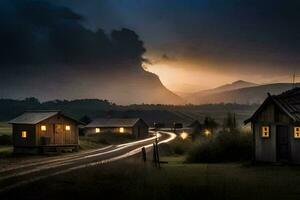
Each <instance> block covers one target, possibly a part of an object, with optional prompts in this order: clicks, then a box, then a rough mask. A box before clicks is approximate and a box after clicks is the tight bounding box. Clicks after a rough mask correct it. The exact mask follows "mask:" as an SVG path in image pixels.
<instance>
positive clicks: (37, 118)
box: [8, 111, 83, 125]
mask: <svg viewBox="0 0 300 200" xmlns="http://www.w3.org/2000/svg"><path fill="white" fill-rule="evenodd" d="M57 114H60V115H62V116H64V117H66V118H69V119H70V120H72V121H75V122H76V123H79V124H83V123H82V122H80V121H77V120H75V119H73V118H71V117H69V116H66V115H64V114H62V113H61V112H60V111H27V112H25V113H23V114H22V115H20V116H18V117H16V118H15V119H12V120H11V121H9V122H8V123H10V124H32V125H34V124H38V123H40V122H42V121H44V120H46V119H49V118H50V117H53V116H55V115H57Z"/></svg>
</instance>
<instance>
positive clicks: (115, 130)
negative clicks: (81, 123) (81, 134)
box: [85, 127, 132, 135]
mask: <svg viewBox="0 0 300 200" xmlns="http://www.w3.org/2000/svg"><path fill="white" fill-rule="evenodd" d="M120 128H121V127H102V128H100V133H96V128H85V133H86V134H88V135H91V134H101V133H108V132H111V133H120ZM124 133H125V134H132V128H124ZM120 134H122V133H120Z"/></svg>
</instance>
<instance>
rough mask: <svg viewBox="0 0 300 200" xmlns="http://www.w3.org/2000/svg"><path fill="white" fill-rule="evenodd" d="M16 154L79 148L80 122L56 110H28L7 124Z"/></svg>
mask: <svg viewBox="0 0 300 200" xmlns="http://www.w3.org/2000/svg"><path fill="white" fill-rule="evenodd" d="M9 123H10V124H12V128H13V135H12V137H13V146H14V152H15V153H47V152H50V151H55V152H60V151H64V150H68V151H70V150H72V151H73V150H77V149H78V125H79V124H82V123H81V122H79V121H77V120H75V119H73V118H71V117H69V116H66V115H64V114H62V113H61V112H59V111H30V112H25V113H24V114H22V115H20V116H18V117H17V118H15V119H13V120H11V121H10V122H9Z"/></svg>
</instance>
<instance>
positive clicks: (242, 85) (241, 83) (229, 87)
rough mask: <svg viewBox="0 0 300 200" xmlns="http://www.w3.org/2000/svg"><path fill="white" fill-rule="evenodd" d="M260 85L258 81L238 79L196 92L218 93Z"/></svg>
mask: <svg viewBox="0 0 300 200" xmlns="http://www.w3.org/2000/svg"><path fill="white" fill-rule="evenodd" d="M254 86H258V84H256V83H251V82H247V81H243V80H238V81H235V82H233V83H230V84H225V85H222V86H219V87H216V88H213V89H209V90H202V91H200V92H197V93H196V94H213V93H218V92H225V91H230V90H237V89H241V88H247V87H254ZM193 95H195V94H193Z"/></svg>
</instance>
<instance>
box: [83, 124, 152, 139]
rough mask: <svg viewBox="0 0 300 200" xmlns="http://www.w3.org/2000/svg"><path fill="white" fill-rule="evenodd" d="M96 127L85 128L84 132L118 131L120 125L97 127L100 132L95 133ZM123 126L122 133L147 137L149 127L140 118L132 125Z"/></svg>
mask: <svg viewBox="0 0 300 200" xmlns="http://www.w3.org/2000/svg"><path fill="white" fill-rule="evenodd" d="M96 128H97V127H93V128H90V127H89V128H85V134H86V135H92V134H101V133H105V132H106V133H107V132H112V133H120V128H121V127H99V128H100V133H96ZM123 128H124V133H127V134H132V135H134V136H135V137H136V138H142V137H147V136H148V135H149V127H148V125H147V124H146V123H145V122H143V121H142V120H139V121H138V122H137V123H136V124H135V125H134V126H133V127H123Z"/></svg>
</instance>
